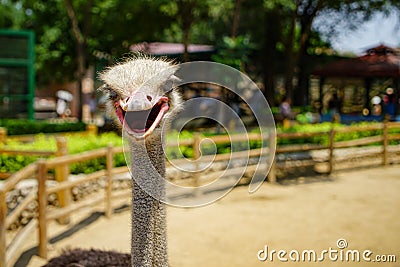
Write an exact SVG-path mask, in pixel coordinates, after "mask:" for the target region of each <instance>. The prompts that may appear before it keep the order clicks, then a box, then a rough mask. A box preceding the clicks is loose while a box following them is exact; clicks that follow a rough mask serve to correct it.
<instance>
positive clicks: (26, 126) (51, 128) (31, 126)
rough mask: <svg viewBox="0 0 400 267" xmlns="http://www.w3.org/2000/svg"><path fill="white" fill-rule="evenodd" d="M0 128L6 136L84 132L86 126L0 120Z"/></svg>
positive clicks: (73, 123)
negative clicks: (4, 131) (2, 128)
mask: <svg viewBox="0 0 400 267" xmlns="http://www.w3.org/2000/svg"><path fill="white" fill-rule="evenodd" d="M0 127H4V128H6V129H7V134H8V135H23V134H38V133H60V132H77V131H84V130H85V129H86V124H85V123H83V122H63V123H52V122H46V121H30V120H13V119H0Z"/></svg>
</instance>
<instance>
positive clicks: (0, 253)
mask: <svg viewBox="0 0 400 267" xmlns="http://www.w3.org/2000/svg"><path fill="white" fill-rule="evenodd" d="M6 217H7V202H6V193H5V192H4V191H3V190H1V189H0V267H6V254H7V243H6V230H7V229H6Z"/></svg>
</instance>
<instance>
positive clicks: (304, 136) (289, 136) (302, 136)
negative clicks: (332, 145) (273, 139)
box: [276, 132, 329, 139]
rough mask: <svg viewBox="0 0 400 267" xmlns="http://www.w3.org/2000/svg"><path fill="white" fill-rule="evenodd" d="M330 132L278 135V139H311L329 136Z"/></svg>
mask: <svg viewBox="0 0 400 267" xmlns="http://www.w3.org/2000/svg"><path fill="white" fill-rule="evenodd" d="M328 133H329V132H310V133H277V134H276V136H277V138H282V139H284V138H285V139H286V138H287V139H295V138H309V137H316V136H321V135H327V134H328Z"/></svg>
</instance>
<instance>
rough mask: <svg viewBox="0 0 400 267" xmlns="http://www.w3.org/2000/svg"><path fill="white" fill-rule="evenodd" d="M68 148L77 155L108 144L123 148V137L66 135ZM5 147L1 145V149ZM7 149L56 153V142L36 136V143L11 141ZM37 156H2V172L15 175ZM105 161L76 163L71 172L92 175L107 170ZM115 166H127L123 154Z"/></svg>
mask: <svg viewBox="0 0 400 267" xmlns="http://www.w3.org/2000/svg"><path fill="white" fill-rule="evenodd" d="M66 139H67V148H68V152H69V154H77V153H81V152H84V151H90V150H94V149H97V148H101V147H106V146H107V145H108V144H112V145H114V146H121V144H122V141H121V137H120V136H118V135H117V134H116V133H112V132H110V133H104V134H102V135H99V136H95V135H66ZM2 146H3V147H4V145H0V148H1V147H2ZM7 148H9V149H16V150H29V151H31V150H34V151H38V150H46V151H56V150H57V147H56V140H55V138H54V137H46V136H45V135H44V134H38V135H36V136H35V142H32V143H22V142H18V141H15V140H9V141H8V144H7ZM37 158H38V157H36V156H21V155H18V156H9V155H4V154H3V155H0V172H3V173H6V172H8V173H14V172H16V171H18V170H20V169H22V168H23V167H25V166H26V165H28V164H30V163H32V162H34V161H36V160H37ZM105 164H106V163H105V159H104V158H100V159H94V160H89V161H85V162H82V163H76V164H73V165H71V166H70V171H71V173H73V174H77V173H91V172H94V171H97V170H101V169H104V168H105ZM114 164H115V166H117V167H119V166H123V165H126V164H125V159H124V155H123V154H118V155H115V158H114Z"/></svg>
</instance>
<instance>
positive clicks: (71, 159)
mask: <svg viewBox="0 0 400 267" xmlns="http://www.w3.org/2000/svg"><path fill="white" fill-rule="evenodd" d="M106 154H107V148H99V149H96V150H91V151H87V152H82V153H79V154H73V155H66V156H62V157H57V158H53V159H48V160H47V161H46V166H47V168H49V169H52V168H55V167H56V166H58V165H62V164H73V163H77V162H81V161H86V160H90V159H95V158H99V157H105V156H106Z"/></svg>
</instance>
